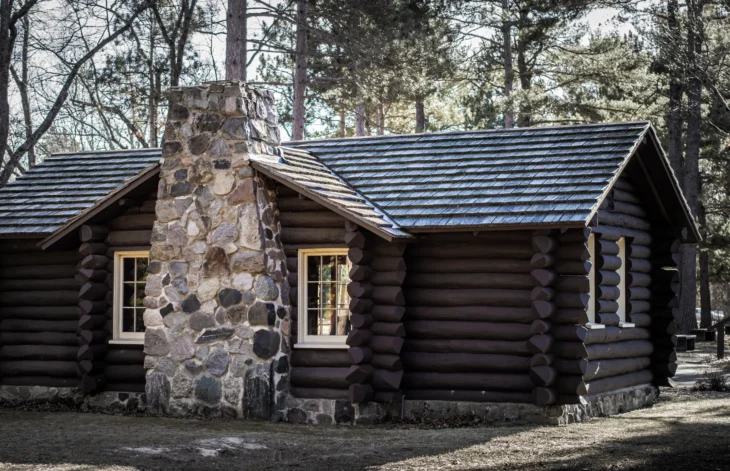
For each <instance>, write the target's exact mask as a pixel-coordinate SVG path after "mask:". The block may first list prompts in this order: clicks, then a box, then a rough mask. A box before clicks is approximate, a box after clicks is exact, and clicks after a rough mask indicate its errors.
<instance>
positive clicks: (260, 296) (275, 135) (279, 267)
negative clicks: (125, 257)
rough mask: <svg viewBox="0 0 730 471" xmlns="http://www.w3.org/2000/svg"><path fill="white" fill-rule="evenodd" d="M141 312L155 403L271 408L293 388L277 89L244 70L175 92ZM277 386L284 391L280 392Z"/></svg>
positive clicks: (160, 407)
mask: <svg viewBox="0 0 730 471" xmlns="http://www.w3.org/2000/svg"><path fill="white" fill-rule="evenodd" d="M168 98H169V111H168V118H167V126H166V128H165V136H164V139H163V144H162V166H161V171H160V184H159V189H158V200H157V207H156V214H157V218H156V222H155V224H154V228H153V231H152V246H151V250H150V266H149V275H148V278H147V286H146V291H145V292H146V298H145V306H146V307H147V310H146V311H145V315H144V321H145V326H146V333H145V344H144V350H145V353H146V357H145V368H146V369H147V385H146V393H147V404H148V409H149V411H150V412H152V413H154V414H166V415H175V416H185V415H204V416H221V415H222V416H228V417H252V418H253V417H255V418H262V419H270V418H272V416H273V414H274V412H275V410H276V408H275V404H276V403H277V401H278V402H279V403H283V402H285V398H286V394H288V391H287V390H288V384H289V382H288V359H287V353H288V352H289V347H288V341H289V339H288V333H289V311H290V309H289V300H288V286H287V285H286V280H285V277H284V275H283V274H284V273H286V272H285V260H286V259H285V257H284V252H283V249H282V246H281V242H280V238H279V231H280V226H279V222H278V213H277V211H276V208H275V205H274V198H275V193H274V191H273V187H272V185H271V182H270V181H267V180H265V179H264V178H263V177H262V176H261V175H257V173H256V172H255V171H254V170H253V168H252V167H251V165H250V162H249V155H250V154H272V155H277V153H278V146H279V130H278V127H277V113H276V108H275V107H274V99H273V94H272V93H271V92H268V91H263V90H257V89H254V88H252V87H249V86H248V85H246V84H244V83H239V82H236V81H225V82H213V83H207V84H204V85H202V86H197V87H176V88H172V89H170V90H169V92H168ZM277 395H278V397H277Z"/></svg>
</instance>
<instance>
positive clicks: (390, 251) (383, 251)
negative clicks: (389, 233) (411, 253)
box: [371, 239, 408, 257]
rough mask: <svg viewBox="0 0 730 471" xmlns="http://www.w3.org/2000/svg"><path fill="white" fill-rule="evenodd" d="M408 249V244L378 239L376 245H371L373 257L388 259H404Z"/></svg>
mask: <svg viewBox="0 0 730 471" xmlns="http://www.w3.org/2000/svg"><path fill="white" fill-rule="evenodd" d="M407 247H408V244H405V243H403V242H386V241H384V240H381V239H376V240H375V241H374V243H373V244H371V250H372V252H373V255H380V256H386V257H402V256H403V254H404V253H405V251H406V248H407Z"/></svg>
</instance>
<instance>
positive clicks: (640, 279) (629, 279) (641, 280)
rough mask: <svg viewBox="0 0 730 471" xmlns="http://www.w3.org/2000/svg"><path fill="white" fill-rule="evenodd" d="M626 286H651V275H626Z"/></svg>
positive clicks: (630, 273)
mask: <svg viewBox="0 0 730 471" xmlns="http://www.w3.org/2000/svg"><path fill="white" fill-rule="evenodd" d="M626 284H627V285H628V286H630V287H632V288H634V287H644V288H645V287H648V286H649V285H651V275H649V274H648V273H633V272H629V273H626Z"/></svg>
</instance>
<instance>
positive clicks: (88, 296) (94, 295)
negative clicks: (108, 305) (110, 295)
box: [78, 281, 109, 301]
mask: <svg viewBox="0 0 730 471" xmlns="http://www.w3.org/2000/svg"><path fill="white" fill-rule="evenodd" d="M108 291H109V288H108V287H107V286H106V284H104V283H94V282H92V281H89V282H87V283H84V285H83V286H82V287H81V289H80V290H79V293H78V297H79V299H80V300H82V301H99V300H102V299H105V298H106V293H107V292H108Z"/></svg>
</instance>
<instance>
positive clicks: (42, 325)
mask: <svg viewBox="0 0 730 471" xmlns="http://www.w3.org/2000/svg"><path fill="white" fill-rule="evenodd" d="M38 242H39V240H30V239H16V240H3V241H0V384H3V385H23V386H52V387H76V386H78V384H79V378H78V375H77V373H78V372H77V366H78V364H77V354H78V351H79V346H78V340H77V335H76V331H77V326H78V319H79V317H78V309H77V304H78V295H79V289H80V288H81V283H80V282H79V281H77V280H76V279H75V275H76V273H77V264H78V263H79V253H78V252H77V251H75V250H63V251H53V252H41V250H40V249H39V248H38V247H37V245H36V244H37V243H38Z"/></svg>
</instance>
